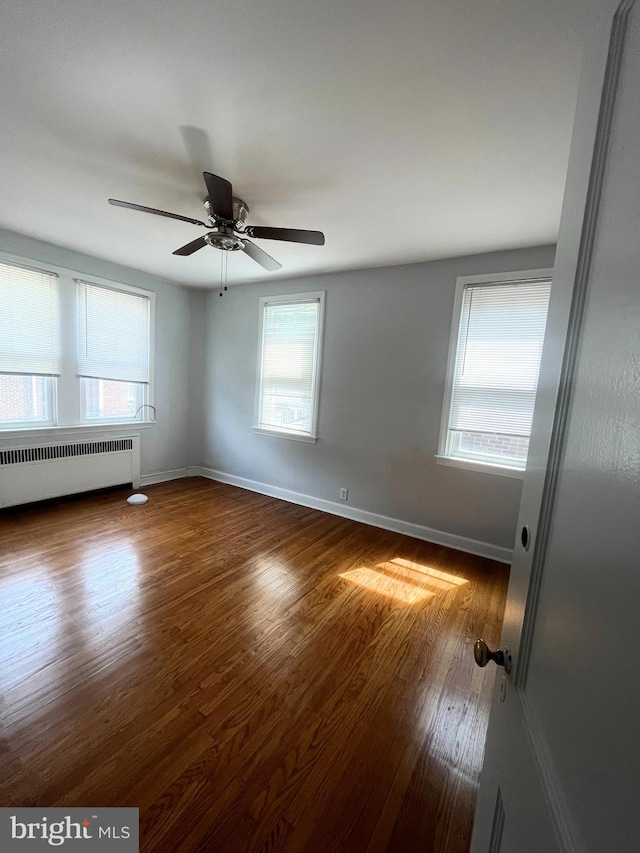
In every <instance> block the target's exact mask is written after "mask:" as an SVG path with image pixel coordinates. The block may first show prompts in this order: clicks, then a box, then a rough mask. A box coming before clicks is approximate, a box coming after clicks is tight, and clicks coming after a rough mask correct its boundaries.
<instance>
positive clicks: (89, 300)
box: [77, 281, 150, 383]
mask: <svg viewBox="0 0 640 853" xmlns="http://www.w3.org/2000/svg"><path fill="white" fill-rule="evenodd" d="M77 285H78V375H79V376H84V377H89V378H94V379H112V380H117V381H119V382H146V383H148V382H149V334H150V302H149V298H148V297H146V296H141V295H139V294H137V293H129V292H125V291H122V290H112V289H110V288H108V287H101V286H98V285H95V284H89V283H87V282H84V281H78V282H77Z"/></svg>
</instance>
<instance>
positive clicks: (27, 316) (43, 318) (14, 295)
mask: <svg viewBox="0 0 640 853" xmlns="http://www.w3.org/2000/svg"><path fill="white" fill-rule="evenodd" d="M0 292H1V294H2V311H0V427H2V428H5V429H10V428H17V427H20V426H27V427H28V426H46V425H51V424H54V423H55V421H56V411H55V391H56V377H57V376H59V374H60V364H61V346H60V293H59V283H58V276H57V275H55V274H54V273H49V272H44V271H41V270H36V269H30V268H28V267H22V266H16V265H14V264H8V263H4V262H1V263H0Z"/></svg>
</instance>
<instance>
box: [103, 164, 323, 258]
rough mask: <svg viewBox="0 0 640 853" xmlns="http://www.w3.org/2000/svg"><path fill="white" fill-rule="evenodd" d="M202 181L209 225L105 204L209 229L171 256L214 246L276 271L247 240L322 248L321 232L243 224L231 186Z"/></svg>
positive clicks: (243, 211) (209, 178) (242, 205)
mask: <svg viewBox="0 0 640 853" xmlns="http://www.w3.org/2000/svg"><path fill="white" fill-rule="evenodd" d="M203 174H204V181H205V184H206V185H207V193H208V196H207V197H206V198H205V200H204V207H205V210H206V211H207V219H208V220H209V223H206V222H201V221H200V220H199V219H190V218H189V217H188V216H180V214H178V213H169V212H168V211H166V210H156V208H155V207H144V206H143V205H141V204H132V203H131V202H129V201H120V200H119V199H117V198H110V199H109V204H114V205H116V206H117V207H129V208H131V209H132V210H141V211H142V212H143V213H155V214H157V215H158V216H167V217H169V219H179V220H181V221H182V222H190V223H191V224H192V225H202V226H203V228H211V229H212V230H211V231H209V232H208V233H207V234H204V235H203V236H202V237H198V239H197V240H193V241H192V242H191V243H187V244H186V246H181V247H180V248H179V249H176V250H175V252H174V253H173V254H174V255H192V254H193V253H194V252H197V251H198V250H199V249H203V248H204V247H205V246H214V247H215V248H216V249H222V251H223V252H237V251H242V252H244V253H245V254H246V255H249V257H250V258H251V259H252V260H254V261H256V262H257V263H259V264H260V266H262V267H264V268H265V269H266V270H269V272H273V271H274V270H279V269H280V268H281V267H282V264H279V263H278V261H276V260H275V258H272V257H271V255H268V254H267V253H266V252H265V251H263V250H262V249H261V248H260V247H259V246H256V244H255V243H251V242H250V241H249V240H248V239H247V237H256V238H257V239H259V240H260V239H262V240H286V241H287V242H292V243H309V244H310V245H312V246H323V245H324V234H323V233H322V231H302V230H300V229H298V228H265V227H262V226H260V225H245V224H244V221H245V219H246V217H247V214H248V213H249V207H248V205H247V204H246V202H244V201H243V200H242V199H241V198H236V197H235V196H234V195H233V192H232V188H231V184H230V183H229V181H225V179H224V178H220V177H218V175H212V174H211V172H204V173H203Z"/></svg>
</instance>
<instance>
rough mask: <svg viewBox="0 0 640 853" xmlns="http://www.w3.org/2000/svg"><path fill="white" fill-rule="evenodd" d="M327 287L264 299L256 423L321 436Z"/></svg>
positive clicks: (287, 433)
mask: <svg viewBox="0 0 640 853" xmlns="http://www.w3.org/2000/svg"><path fill="white" fill-rule="evenodd" d="M323 310H324V293H306V294H304V295H298V296H276V297H272V298H262V299H261V300H260V348H259V364H258V392H257V395H256V422H255V427H254V429H256V430H258V431H265V432H269V433H276V434H279V435H282V436H285V437H288V438H297V439H300V440H303V441H315V440H316V421H317V411H318V387H319V373H320V349H321V336H322V317H323Z"/></svg>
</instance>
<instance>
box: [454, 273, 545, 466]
mask: <svg viewBox="0 0 640 853" xmlns="http://www.w3.org/2000/svg"><path fill="white" fill-rule="evenodd" d="M550 276H551V272H550V271H549V270H538V271H529V272H526V273H510V274H507V275H500V276H493V277H487V276H474V277H469V278H463V279H458V289H457V292H456V310H455V312H454V329H453V331H452V349H451V352H450V356H449V359H450V364H449V381H448V383H447V393H446V398H445V410H444V418H443V429H442V434H441V442H440V454H439V457H438V460H439V461H441V462H443V463H444V464H456V463H457V464H459V465H460V466H461V467H468V468H476V469H481V470H482V469H484V470H494V471H496V472H497V473H509V472H512V474H511V475H512V476H514V475H515V476H519V475H520V476H521V472H522V471H524V469H525V467H526V463H527V453H528V450H529V435H530V433H531V423H532V420H533V407H534V404H535V398H536V390H537V385H538V372H539V370H540V359H541V356H542V345H543V342H544V330H545V325H546V320H547V310H548V307H549V296H550V292H551V278H550ZM519 472H520V473H519Z"/></svg>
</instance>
